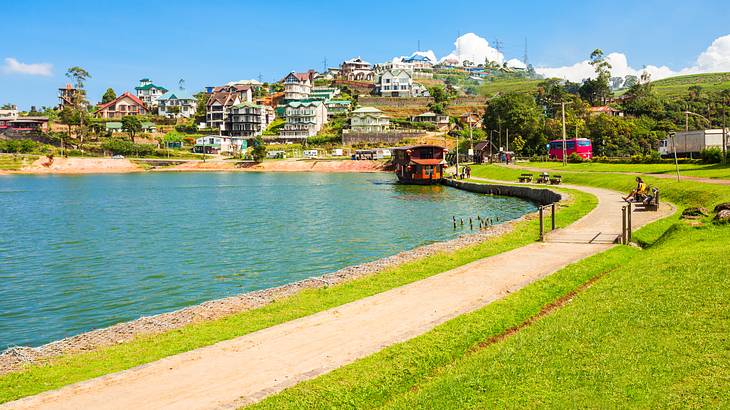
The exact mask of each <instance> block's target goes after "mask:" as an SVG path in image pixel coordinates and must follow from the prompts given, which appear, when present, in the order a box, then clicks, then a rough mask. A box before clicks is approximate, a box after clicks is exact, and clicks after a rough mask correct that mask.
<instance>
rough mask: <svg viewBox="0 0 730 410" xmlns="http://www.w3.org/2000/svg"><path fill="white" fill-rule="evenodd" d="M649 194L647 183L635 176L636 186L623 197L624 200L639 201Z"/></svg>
mask: <svg viewBox="0 0 730 410" xmlns="http://www.w3.org/2000/svg"><path fill="white" fill-rule="evenodd" d="M648 194H649V185H647V184H646V182H644V180H643V179H641V177H636V188H634V190H633V191H631V193H629V195H628V196H625V197H624V201H626V202H641V201H643V200H644V198H646V196H647V195H648Z"/></svg>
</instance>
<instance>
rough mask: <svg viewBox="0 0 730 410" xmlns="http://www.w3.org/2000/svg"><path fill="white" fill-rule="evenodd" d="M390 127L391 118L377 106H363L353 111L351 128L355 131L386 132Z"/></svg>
mask: <svg viewBox="0 0 730 410" xmlns="http://www.w3.org/2000/svg"><path fill="white" fill-rule="evenodd" d="M389 127H390V119H389V118H388V117H387V116H386V115H385V114H383V112H382V111H380V110H379V109H377V108H373V107H361V108H358V109H356V110H355V111H353V112H352V118H351V119H350V129H352V131H353V132H384V131H387V130H388V128H389Z"/></svg>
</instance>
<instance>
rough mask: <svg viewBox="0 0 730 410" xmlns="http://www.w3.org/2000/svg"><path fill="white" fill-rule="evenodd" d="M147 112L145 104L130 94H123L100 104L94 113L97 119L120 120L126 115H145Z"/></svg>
mask: <svg viewBox="0 0 730 410" xmlns="http://www.w3.org/2000/svg"><path fill="white" fill-rule="evenodd" d="M148 113H149V111H148V109H147V106H146V105H145V103H144V102H143V101H142V100H140V99H139V98H137V96H135V95H133V94H132V93H130V92H126V91H125V92H124V93H123V94H122V95H120V96H118V97H117V98H115V99H113V100H111V101H109V102H108V103H106V104H102V105H100V106H99V108H97V109H96V111H94V115H96V116H97V117H99V118H122V117H126V116H127V115H145V114H148Z"/></svg>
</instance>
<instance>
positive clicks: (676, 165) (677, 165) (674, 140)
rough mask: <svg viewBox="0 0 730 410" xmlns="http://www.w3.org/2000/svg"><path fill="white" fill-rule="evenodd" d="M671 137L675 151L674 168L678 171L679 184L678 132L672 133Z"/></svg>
mask: <svg viewBox="0 0 730 410" xmlns="http://www.w3.org/2000/svg"><path fill="white" fill-rule="evenodd" d="M669 135H671V137H672V148H673V151H674V168H675V169H676V170H677V182H679V162H677V141H676V136H677V133H676V132H672V133H670V134H669Z"/></svg>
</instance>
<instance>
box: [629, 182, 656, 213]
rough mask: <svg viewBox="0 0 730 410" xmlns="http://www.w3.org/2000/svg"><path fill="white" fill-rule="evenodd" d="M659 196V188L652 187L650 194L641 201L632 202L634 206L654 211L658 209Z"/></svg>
mask: <svg viewBox="0 0 730 410" xmlns="http://www.w3.org/2000/svg"><path fill="white" fill-rule="evenodd" d="M659 196H660V193H659V188H656V187H653V188H651V190H650V194H649V195H647V196H646V197H644V199H642V200H641V201H636V202H634V206H636V207H642V208H644V209H648V210H652V211H656V210H658V209H659Z"/></svg>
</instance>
